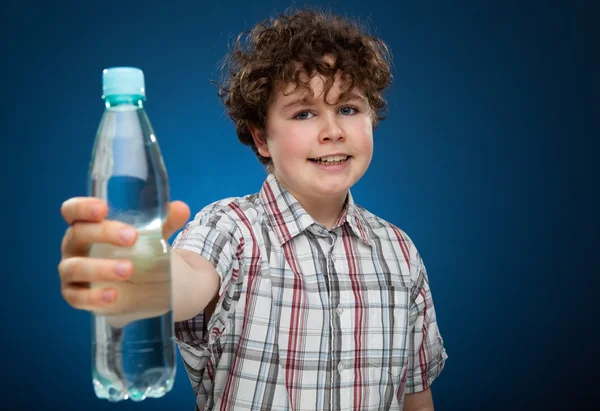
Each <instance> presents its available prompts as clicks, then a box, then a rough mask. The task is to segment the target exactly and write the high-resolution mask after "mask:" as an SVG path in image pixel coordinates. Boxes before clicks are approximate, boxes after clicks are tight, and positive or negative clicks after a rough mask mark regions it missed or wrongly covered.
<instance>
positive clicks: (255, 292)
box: [173, 174, 447, 411]
mask: <svg viewBox="0 0 600 411" xmlns="http://www.w3.org/2000/svg"><path fill="white" fill-rule="evenodd" d="M173 248H175V249H185V250H191V251H194V252H196V253H198V254H200V255H202V256H204V257H205V258H207V259H208V260H210V261H211V262H212V263H213V264H214V266H215V267H216V270H217V272H218V273H219V276H220V277H221V283H220V290H219V299H218V303H217V305H216V308H215V311H214V313H213V315H212V317H211V318H210V319H209V320H208V323H206V322H205V318H204V315H203V313H201V314H199V315H198V316H197V317H195V318H193V319H190V320H187V321H182V322H178V323H176V324H175V336H176V340H177V343H178V346H179V349H180V353H181V356H182V359H183V361H184V364H185V366H186V370H187V373H188V376H189V378H190V380H191V382H192V386H193V388H194V391H195V393H196V395H197V409H200V410H212V409H220V410H233V409H236V410H259V409H260V410H270V409H273V410H311V411H314V410H401V409H402V408H403V403H404V394H405V393H412V392H417V391H422V390H424V389H427V388H428V387H429V386H430V384H431V382H432V381H433V379H435V378H436V377H437V376H438V375H439V374H440V372H441V371H442V368H443V367H444V363H445V360H446V358H447V355H446V352H445V349H444V346H443V340H442V337H441V335H440V333H439V330H438V326H437V323H436V316H435V310H434V306H433V302H432V297H431V292H430V289H429V282H428V278H427V273H426V270H425V266H424V265H423V261H422V259H421V257H420V255H419V253H418V252H417V249H416V248H415V246H414V244H413V243H412V241H411V240H410V238H409V237H408V236H407V235H406V234H405V233H404V232H403V231H401V230H400V229H398V228H396V227H394V226H393V225H391V224H390V223H388V222H386V221H384V220H382V219H381V218H378V217H376V216H375V215H373V214H371V213H369V212H368V211H366V210H365V209H363V208H361V207H360V206H358V205H356V204H355V203H354V201H353V199H352V195H351V194H349V195H348V199H347V202H346V206H345V208H344V211H343V212H342V213H341V215H340V217H339V219H338V221H337V223H336V224H335V226H334V228H332V229H331V230H328V229H327V228H326V227H324V226H323V225H321V224H319V223H317V222H315V220H314V219H313V218H312V217H311V216H310V215H308V213H307V212H306V211H305V210H304V209H303V208H302V207H301V205H300V203H299V202H298V201H297V200H296V199H295V198H294V197H293V196H292V195H291V194H290V193H289V192H287V191H286V190H285V189H284V188H283V187H282V186H281V185H280V184H279V183H278V182H277V180H276V179H275V177H274V176H273V175H272V174H271V175H269V176H268V177H267V179H266V181H265V183H264V184H263V187H262V189H261V191H260V192H259V193H257V194H253V195H249V196H246V197H243V198H229V199H225V200H221V201H218V202H216V203H213V204H211V205H209V206H208V207H206V208H205V209H203V210H202V211H200V212H199V213H198V214H197V215H196V216H195V218H194V220H193V221H191V222H189V223H188V224H187V226H186V227H185V228H184V230H183V231H182V232H181V233H180V234H179V235H178V236H177V238H176V239H175V241H174V243H173Z"/></svg>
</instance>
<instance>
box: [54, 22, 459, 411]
mask: <svg viewBox="0 0 600 411" xmlns="http://www.w3.org/2000/svg"><path fill="white" fill-rule="evenodd" d="M242 39H243V38H242V37H240V38H239V39H238V42H237V44H236V47H235V48H234V50H233V51H232V53H231V54H230V57H229V60H228V65H227V70H226V73H229V77H228V78H227V79H226V81H225V83H224V84H223V85H222V87H221V89H220V96H221V98H222V100H223V102H224V104H225V106H226V108H227V110H228V113H229V115H230V117H231V118H232V119H233V121H234V122H235V123H236V127H237V134H238V137H239V139H240V141H241V142H242V143H244V144H247V145H249V146H251V147H252V149H253V150H254V152H255V154H256V155H257V157H258V158H259V160H260V161H261V162H262V163H263V164H265V166H266V168H267V171H268V176H267V178H266V180H265V182H264V184H263V186H262V188H261V190H260V192H258V193H256V194H253V195H249V196H246V197H238V198H229V199H224V200H221V201H218V202H215V203H213V204H211V205H209V206H207V207H206V208H204V209H203V210H201V211H200V212H199V213H197V214H196V216H195V218H194V219H193V220H192V221H190V222H189V223H187V224H186V225H185V228H184V229H183V231H182V232H180V233H179V234H178V236H177V237H176V239H175V241H174V243H173V246H172V248H173V253H172V273H173V292H174V297H173V298H174V315H175V321H176V323H175V331H176V338H177V342H178V345H179V348H180V352H181V355H182V358H183V360H184V362H185V364H186V369H187V372H188V375H189V377H190V380H191V382H192V385H193V388H194V391H195V393H196V396H197V407H198V409H205V410H212V409H227V410H229V409H239V410H250V409H252V410H253V409H278V410H284V409H285V410H287V409H292V410H323V409H331V410H350V409H353V410H354V409H356V410H389V409H394V410H399V409H400V410H401V409H404V410H409V411H414V410H433V401H432V398H431V391H430V388H429V387H430V385H431V382H432V381H433V380H434V379H435V378H436V377H437V376H438V375H439V374H440V372H441V370H442V368H443V367H444V363H445V359H446V357H447V356H446V353H445V350H444V347H443V342H442V338H441V336H440V334H439V331H438V327H437V323H436V317H435V309H434V306H433V302H432V297H431V292H430V289H429V284H428V278H427V273H426V270H425V267H424V265H423V261H422V259H421V258H420V255H419V253H418V251H417V249H416V247H415V245H414V244H413V243H412V242H411V240H410V239H409V237H408V236H407V235H406V234H405V233H404V232H403V231H401V230H400V229H398V228H396V227H394V226H393V225H392V224H390V223H388V222H386V221H384V220H382V219H381V218H378V217H376V216H375V215H373V214H371V213H369V212H368V211H367V210H365V209H363V208H361V207H360V206H358V205H357V204H356V203H354V200H353V198H352V195H351V194H350V187H352V186H353V185H354V184H355V183H356V182H357V181H358V180H359V179H360V178H361V177H362V175H363V174H364V173H365V171H366V170H367V168H368V166H369V163H370V161H371V157H372V152H373V135H372V132H373V129H374V128H375V126H376V123H377V121H378V120H381V119H382V117H381V113H382V112H383V110H384V109H385V106H386V103H385V100H384V99H383V98H382V91H383V90H384V89H385V87H386V86H387V85H388V84H389V83H390V81H391V73H390V67H389V61H390V58H389V54H388V51H387V48H386V46H385V44H384V43H383V42H382V41H381V40H379V39H376V38H374V37H371V36H368V35H367V34H365V33H364V32H363V31H362V30H361V29H360V28H359V27H358V26H357V25H356V24H354V23H352V22H348V21H346V20H344V19H342V18H340V17H335V16H331V15H327V14H323V13H317V12H312V11H300V12H296V13H293V14H291V15H283V16H280V17H279V18H278V19H275V20H273V21H270V22H264V23H261V24H259V25H257V26H256V27H255V28H254V29H253V30H252V31H251V32H250V33H249V35H248V42H246V43H244V42H242ZM62 213H63V216H64V218H65V220H66V221H67V222H68V223H69V224H72V227H71V228H70V229H69V230H67V233H66V234H65V237H64V240H63V247H62V251H63V259H62V261H61V263H60V264H59V271H60V274H61V281H62V291H63V295H64V298H65V299H66V300H67V302H69V303H70V304H71V305H72V306H74V307H76V308H80V309H86V310H95V309H97V308H99V307H101V308H102V310H103V311H104V312H107V310H108V311H110V308H111V304H115V302H116V301H117V298H118V296H117V295H116V291H115V290H114V289H111V288H108V289H105V290H92V289H89V288H86V287H85V283H87V282H90V281H97V280H99V279H101V280H103V281H122V280H123V279H126V278H127V277H128V276H130V275H131V271H132V267H131V264H130V263H129V262H127V261H123V262H121V265H120V266H119V265H118V262H115V261H108V260H106V261H104V260H92V259H90V258H88V257H87V250H88V249H89V244H90V243H92V242H108V243H112V244H117V245H123V246H126V245H130V244H132V243H133V242H134V241H135V237H136V233H135V231H131V227H127V226H126V225H124V224H122V223H120V222H117V221H105V220H103V219H104V216H105V215H106V213H107V208H106V205H105V204H104V203H102V202H100V201H99V200H97V199H81V198H77V199H71V200H69V201H67V202H65V203H64V205H63V208H62ZM189 215H190V212H189V208H188V207H187V206H186V205H185V204H183V203H181V202H173V203H172V205H171V209H170V215H169V219H168V220H167V222H166V223H165V228H164V235H165V237H166V238H169V237H170V236H171V235H172V234H174V233H175V232H176V231H177V230H178V229H179V228H180V227H182V226H183V225H184V224H185V223H186V222H187V220H188V217H189ZM128 229H129V233H128ZM82 284H83V285H82ZM405 394H406V395H405Z"/></svg>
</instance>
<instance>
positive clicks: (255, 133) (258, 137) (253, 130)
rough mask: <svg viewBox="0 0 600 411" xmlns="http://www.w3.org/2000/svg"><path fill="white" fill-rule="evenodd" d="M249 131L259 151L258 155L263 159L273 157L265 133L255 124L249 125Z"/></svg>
mask: <svg viewBox="0 0 600 411" xmlns="http://www.w3.org/2000/svg"><path fill="white" fill-rule="evenodd" d="M248 130H249V131H250V134H252V139H253V140H254V144H255V145H256V148H257V149H258V153H259V154H260V155H261V156H263V157H271V153H270V152H269V147H268V146H267V139H266V136H265V133H264V132H263V131H261V130H260V129H259V128H258V127H256V126H254V125H253V124H248Z"/></svg>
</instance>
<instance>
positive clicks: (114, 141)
mask: <svg viewBox="0 0 600 411" xmlns="http://www.w3.org/2000/svg"><path fill="white" fill-rule="evenodd" d="M102 98H103V99H104V103H105V110H104V113H103V116H102V119H101V122H100V126H99V127H98V131H97V134H96V139H95V142H94V148H93V152H92V159H91V162H90V168H89V176H88V194H89V195H90V196H93V197H97V198H101V199H103V200H105V201H106V202H107V204H108V208H109V213H108V216H107V219H108V220H119V221H123V222H125V223H127V224H130V225H132V226H133V227H135V228H136V229H137V233H138V237H137V241H136V243H135V245H134V246H132V247H119V246H113V245H108V244H100V243H98V244H93V245H92V248H91V250H90V257H95V258H110V259H126V260H130V261H131V262H132V263H133V267H134V273H133V276H132V277H131V278H129V279H128V280H126V281H123V282H117V283H115V282H112V283H110V284H104V283H94V284H91V287H99V288H105V287H111V288H115V289H116V290H117V299H116V301H115V302H113V303H112V304H111V306H110V310H111V311H110V312H109V311H105V312H103V311H102V310H99V311H94V312H93V314H92V319H93V325H92V333H93V341H92V351H93V356H92V361H93V364H92V374H93V385H94V390H95V392H96V395H97V396H98V397H99V398H104V399H108V400H109V401H120V400H126V399H128V398H130V399H132V400H134V401H142V400H144V399H145V398H147V397H162V396H163V395H165V394H166V393H167V392H169V391H170V390H171V388H172V386H173V381H174V378H175V364H176V362H175V358H176V356H175V355H176V354H175V343H174V340H173V318H172V295H171V272H170V249H169V246H168V244H167V242H166V241H165V239H164V238H163V235H162V225H163V223H164V220H165V218H166V216H167V212H168V206H169V185H168V178H167V172H166V169H165V165H164V162H163V159H162V156H161V152H160V149H159V145H158V142H157V139H156V135H155V133H154V131H153V129H152V126H151V124H150V121H149V119H148V116H147V114H146V112H145V109H144V102H145V101H146V92H145V86H144V74H143V72H142V71H141V70H139V69H137V68H133V67H114V68H109V69H106V70H104V71H103V96H102Z"/></svg>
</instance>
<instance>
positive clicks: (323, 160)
mask: <svg viewBox="0 0 600 411" xmlns="http://www.w3.org/2000/svg"><path fill="white" fill-rule="evenodd" d="M349 158H350V156H348V155H345V154H340V155H334V156H325V157H316V158H309V160H310V161H312V162H313V163H318V164H323V165H326V166H333V165H339V164H343V163H345V162H346V161H348V159H349Z"/></svg>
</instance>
